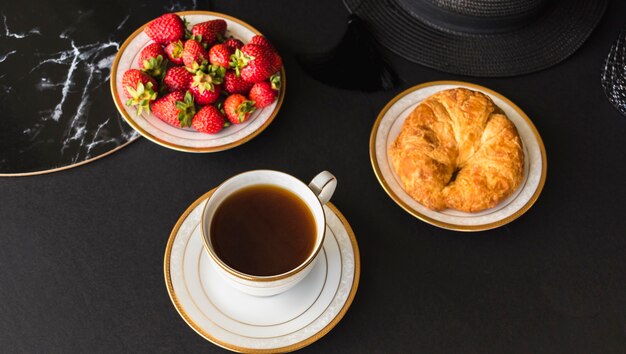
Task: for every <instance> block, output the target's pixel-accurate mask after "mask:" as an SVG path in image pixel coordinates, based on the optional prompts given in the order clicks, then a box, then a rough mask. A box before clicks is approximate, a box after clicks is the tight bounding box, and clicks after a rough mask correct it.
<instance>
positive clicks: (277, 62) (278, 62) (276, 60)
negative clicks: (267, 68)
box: [272, 52, 283, 73]
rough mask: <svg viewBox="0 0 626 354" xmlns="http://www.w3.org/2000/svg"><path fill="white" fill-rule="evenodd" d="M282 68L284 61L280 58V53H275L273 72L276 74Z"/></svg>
mask: <svg viewBox="0 0 626 354" xmlns="http://www.w3.org/2000/svg"><path fill="white" fill-rule="evenodd" d="M282 67H283V59H282V58H281V57H280V55H279V54H278V53H276V52H274V57H273V58H272V71H273V72H275V73H276V72H278V71H279V70H280V68H282Z"/></svg>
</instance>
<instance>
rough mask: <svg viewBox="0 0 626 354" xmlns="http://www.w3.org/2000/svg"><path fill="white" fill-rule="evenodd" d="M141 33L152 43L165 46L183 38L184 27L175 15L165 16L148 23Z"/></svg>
mask: <svg viewBox="0 0 626 354" xmlns="http://www.w3.org/2000/svg"><path fill="white" fill-rule="evenodd" d="M143 31H144V32H145V33H146V34H147V35H148V37H150V39H152V40H153V41H155V42H157V43H159V44H163V45H165V44H168V43H170V42H174V41H177V40H179V39H181V38H183V35H184V34H185V25H184V23H183V20H182V19H181V18H180V17H179V16H178V15H177V14H165V15H162V16H160V17H157V18H156V19H154V20H152V22H150V23H148V25H147V26H146V27H145V28H144V29H143Z"/></svg>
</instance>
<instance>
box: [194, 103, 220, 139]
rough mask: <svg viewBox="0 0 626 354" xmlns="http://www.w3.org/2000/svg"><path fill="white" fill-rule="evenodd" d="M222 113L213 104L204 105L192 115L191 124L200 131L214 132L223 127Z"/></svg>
mask: <svg viewBox="0 0 626 354" xmlns="http://www.w3.org/2000/svg"><path fill="white" fill-rule="evenodd" d="M225 122H226V121H225V120H224V115H223V114H222V112H220V110H219V109H217V108H215V106H204V107H202V108H201V109H200V110H199V111H198V113H196V115H195V116H194V117H193V121H192V122H191V126H192V127H193V128H194V129H195V130H197V131H199V132H202V133H207V134H215V133H218V132H219V131H220V130H222V129H223V128H224V123H225Z"/></svg>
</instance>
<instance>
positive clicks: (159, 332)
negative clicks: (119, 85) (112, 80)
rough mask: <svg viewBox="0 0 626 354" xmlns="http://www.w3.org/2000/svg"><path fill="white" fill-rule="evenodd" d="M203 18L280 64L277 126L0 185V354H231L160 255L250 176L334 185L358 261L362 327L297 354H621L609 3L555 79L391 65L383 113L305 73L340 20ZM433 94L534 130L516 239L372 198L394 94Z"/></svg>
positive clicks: (348, 322)
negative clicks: (374, 137)
mask: <svg viewBox="0 0 626 354" xmlns="http://www.w3.org/2000/svg"><path fill="white" fill-rule="evenodd" d="M197 7H198V8H199V9H206V8H208V4H205V3H204V2H202V1H199V2H198V4H197ZM211 9H212V10H215V11H219V12H224V13H227V14H230V15H233V16H235V17H238V18H241V19H243V20H244V21H247V22H249V23H250V24H252V25H253V26H255V27H257V28H259V29H260V30H261V31H262V32H264V33H265V34H266V35H267V36H268V37H269V38H270V39H271V40H272V41H273V42H274V43H275V44H276V46H277V47H278V49H279V50H280V52H281V53H282V54H283V58H284V61H285V68H286V71H287V77H288V79H287V81H288V83H287V87H288V88H287V95H286V100H285V102H284V105H283V107H282V108H281V111H280V114H279V115H278V116H277V118H276V119H275V121H274V122H273V123H272V124H271V125H270V126H269V128H268V129H267V130H266V131H264V132H263V133H262V134H260V135H259V136H258V137H256V138H255V139H253V140H252V141H250V142H248V143H246V144H245V145H242V146H240V147H237V148H235V149H232V150H229V151H224V152H220V153H214V154H187V153H180V152H175V151H171V150H168V149H165V148H163V147H160V146H158V145H156V144H153V143H151V142H150V141H148V140H146V139H139V140H138V141H137V142H135V143H133V144H131V145H130V146H128V147H126V148H125V149H124V150H123V151H121V152H118V153H116V154H113V155H110V156H108V157H106V158H103V159H100V160H98V161H95V162H92V163H90V164H87V165H84V166H81V167H78V168H74V169H70V170H66V171H62V172H58V173H53V174H50V175H43V176H34V177H23V178H2V179H0V195H1V196H2V198H1V201H0V265H1V267H0V348H2V349H1V350H0V351H2V352H7V353H15V352H80V353H86V352H107V353H119V352H142V353H157V352H167V353H174V352H176V353H200V352H206V353H212V352H222V351H223V350H222V349H220V348H218V347H217V346H214V345H213V344H211V343H209V342H207V341H206V340H204V339H202V338H201V337H200V336H198V335H197V334H196V333H195V332H194V331H193V330H192V329H191V328H189V327H188V326H187V325H186V324H185V322H184V321H183V320H182V318H181V317H180V316H179V315H178V313H177V312H176V310H175V309H174V306H173V305H172V303H171V301H170V299H169V297H168V294H167V291H166V287H165V283H164V279H163V255H164V251H165V245H166V242H167V239H168V236H169V233H170V231H171V229H172V227H173V226H174V224H175V223H176V221H177V219H178V217H179V216H180V214H181V213H182V212H183V211H184V210H185V209H186V208H187V206H188V205H189V204H190V203H191V202H193V201H194V200H195V199H196V198H197V197H199V196H200V195H202V194H203V193H204V192H206V191H207V190H209V189H211V188H213V187H215V186H216V185H217V184H219V183H220V182H221V181H223V180H224V179H226V178H228V177H229V176H232V175H234V174H237V173H239V172H242V171H247V170H252V169H259V168H269V169H276V170H281V171H285V172H288V173H290V174H293V175H294V176H297V177H299V178H301V179H303V180H308V179H310V178H312V177H313V176H314V175H315V174H316V173H317V172H319V171H321V170H329V171H331V172H332V173H334V174H335V175H336V176H337V178H338V181H339V184H338V188H337V191H336V193H335V195H334V197H333V203H334V204H335V205H336V206H337V207H338V208H339V209H340V210H341V211H342V212H343V213H344V214H345V216H346V217H347V218H348V220H349V221H350V223H351V225H352V227H353V228H354V231H355V233H356V236H357V239H358V242H359V246H360V250H361V262H362V263H361V265H362V272H361V283H360V285H359V289H358V292H357V295H356V298H355V300H354V303H353V304H352V307H351V308H350V309H349V311H348V312H347V314H346V316H345V317H344V318H343V320H342V321H341V322H340V323H339V324H338V325H337V327H335V328H334V329H333V330H332V331H331V332H330V333H329V334H327V335H326V336H325V337H323V338H322V339H320V340H319V341H317V342H315V343H314V344H312V345H310V346H308V347H306V348H305V349H304V350H303V351H304V352H320V353H329V352H424V353H446V352H464V353H503V352H504V353H531V352H532V353H537V352H542V353H555V352H566V353H571V352H581V353H592V352H593V353H624V352H625V351H626V215H625V214H624V211H623V210H621V208H622V207H623V203H624V200H626V183H625V176H626V141H625V139H624V137H625V136H626V117H624V116H621V115H620V114H619V113H618V112H617V111H616V110H615V109H614V108H613V107H612V106H611V105H610V104H609V103H608V101H607V100H606V98H605V96H604V94H603V92H602V89H601V87H600V80H599V75H600V68H601V66H602V64H603V61H604V58H605V56H606V54H607V51H608V49H609V46H610V44H611V42H612V41H613V40H614V39H615V38H616V36H617V34H618V33H619V31H620V29H621V28H622V26H623V25H624V14H625V13H626V2H623V1H617V0H614V1H611V3H610V4H609V8H608V11H607V13H606V15H605V17H604V18H603V20H602V22H601V23H600V25H599V26H598V28H597V29H596V31H595V32H594V33H593V34H592V35H591V37H590V38H589V40H588V41H587V42H586V43H585V44H584V45H583V46H582V47H581V49H580V50H579V51H578V52H576V53H575V54H574V55H573V56H572V57H570V58H569V59H567V60H566V61H564V62H563V63H561V64H560V65H557V66H555V67H553V68H550V69H548V70H545V71H542V72H539V73H535V74H531V75H525V76H521V77H514V78H500V79H482V78H470V77H462V76H455V75H449V74H446V73H442V72H438V71H434V70H430V69H427V68H424V67H421V66H419V65H416V64H413V63H410V62H407V61H405V60H403V59H399V58H397V57H395V56H392V55H390V60H391V62H392V64H393V66H394V67H395V68H396V69H397V71H398V73H399V74H400V76H401V77H402V79H403V81H404V84H403V85H402V87H399V88H398V89H396V90H394V91H392V92H379V93H362V92H354V91H346V90H340V89H334V88H331V87H327V86H325V85H323V84H321V83H319V82H317V81H315V80H313V79H311V78H309V77H308V76H306V75H305V74H304V73H303V72H302V70H301V69H300V67H299V65H298V63H297V61H296V59H295V57H296V53H301V52H316V51H317V52H319V51H323V50H325V49H327V48H329V47H330V46H332V45H333V43H334V42H336V41H338V40H339V38H340V37H341V35H342V34H343V32H344V30H345V26H346V15H347V12H346V10H345V9H344V7H343V6H342V4H341V2H339V1H331V0H324V1H309V2H305V1H290V0H282V1H261V0H258V1H246V2H234V1H215V2H212V4H211ZM102 16H103V17H102V18H106V16H109V14H107V13H106V11H104V10H103V13H102ZM103 22H106V21H103ZM127 31H128V33H130V32H131V31H132V29H131V28H128V29H127ZM433 80H463V81H470V82H473V83H477V84H481V85H484V86H486V87H489V88H491V89H493V90H496V91H498V92H500V93H502V94H503V95H505V96H507V97H508V98H510V99H511V100H512V101H514V102H515V103H517V104H518V105H519V106H520V107H521V108H522V109H523V110H524V111H525V112H526V113H527V114H528V115H529V116H530V118H531V119H532V120H533V122H534V123H535V125H536V126H537V128H538V130H539V132H540V134H541V136H542V138H543V140H544V142H545V145H546V149H547V154H548V178H547V182H546V185H545V188H544V190H543V193H542V194H541V196H540V197H539V200H538V201H537V203H536V204H535V205H534V206H533V207H532V208H531V209H530V210H529V211H528V212H527V213H526V214H524V215H523V216H522V217H520V218H519V219H517V220H515V221H514V222H512V223H510V224H508V225H506V226H504V227H501V228H498V229H495V230H491V231H486V232H480V233H470V234H468V233H459V232H453V231H447V230H443V229H439V228H437V227H434V226H431V225H429V224H426V223H424V222H421V221H419V220H417V219H415V218H413V217H412V216H410V215H409V214H407V213H406V212H404V211H403V210H402V209H401V208H400V207H399V206H398V205H396V204H395V203H394V202H393V201H392V200H391V198H389V197H388V196H387V194H386V193H385V192H384V191H383V189H382V188H381V186H380V185H379V183H378V181H377V179H376V177H375V175H374V173H373V170H372V167H371V165H370V158H369V149H368V144H369V137H370V131H371V128H372V124H373V123H374V120H375V118H376V116H377V114H378V112H379V111H380V110H381V108H382V107H383V106H384V105H385V104H386V103H387V102H388V101H389V100H390V99H391V98H392V97H394V96H395V95H396V94H397V93H398V92H400V91H401V90H404V89H406V88H408V87H410V86H413V85H415V84H419V83H423V82H427V81H433ZM110 104H111V105H113V102H112V101H111V103H110Z"/></svg>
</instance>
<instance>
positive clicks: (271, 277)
mask: <svg viewBox="0 0 626 354" xmlns="http://www.w3.org/2000/svg"><path fill="white" fill-rule="evenodd" d="M250 172H272V173H279V174H282V175H284V176H285V177H287V178H291V179H293V180H295V181H297V182H299V183H301V184H302V185H304V186H305V187H306V188H308V189H309V190H310V188H309V187H308V186H307V185H306V184H304V183H303V182H302V181H300V180H299V179H297V178H295V177H294V176H292V175H290V174H287V173H284V172H280V171H275V170H251V171H246V172H242V173H238V174H236V175H234V176H232V177H230V178H228V179H227V180H225V181H224V182H222V183H220V184H219V186H217V187H215V189H214V191H215V190H217V189H218V188H220V187H221V186H222V185H224V184H225V183H226V182H228V181H230V180H231V179H233V178H236V177H239V176H240V175H243V174H245V173H250ZM210 198H211V197H209V198H207V199H210ZM316 200H317V201H318V202H319V199H317V197H316ZM319 205H320V208H321V209H322V218H323V220H322V222H323V225H324V230H323V231H322V240H321V241H320V244H319V247H317V249H316V250H315V252H314V253H313V255H312V256H310V257H308V258H307V260H306V261H305V262H304V263H302V264H300V265H299V266H297V267H296V268H294V269H292V270H290V271H288V272H286V273H282V274H276V275H269V276H258V275H251V274H246V273H243V272H240V271H238V270H236V269H233V268H232V267H230V266H229V265H228V264H226V263H224V261H222V260H221V259H220V258H219V257H218V256H217V254H215V252H213V250H212V249H211V247H209V244H208V243H207V239H208V238H209V237H208V235H205V233H204V220H206V206H205V207H204V208H203V209H202V216H201V219H200V233H201V234H202V244H203V245H204V249H205V250H206V251H207V253H208V254H209V256H211V258H213V260H214V261H215V262H216V263H217V264H218V265H219V266H220V267H221V268H222V269H223V270H225V271H226V272H228V273H229V274H231V275H233V276H235V277H237V278H240V279H245V280H252V281H259V282H270V281H277V280H281V279H285V278H287V277H290V276H292V275H295V274H297V273H300V272H301V271H302V270H304V268H306V267H307V266H308V265H309V264H311V262H313V261H314V260H315V258H317V255H318V254H319V253H320V250H321V249H322V248H323V247H324V240H325V239H326V227H325V226H326V213H324V205H322V203H321V202H319Z"/></svg>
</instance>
